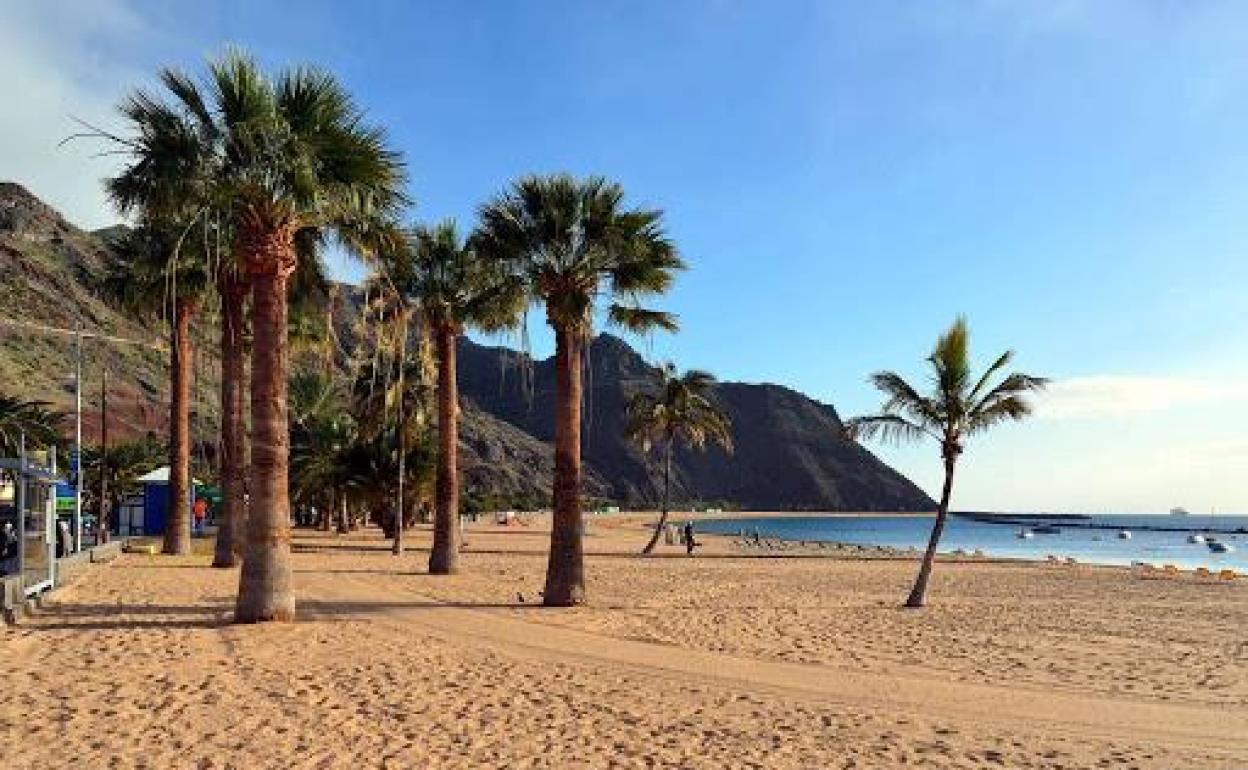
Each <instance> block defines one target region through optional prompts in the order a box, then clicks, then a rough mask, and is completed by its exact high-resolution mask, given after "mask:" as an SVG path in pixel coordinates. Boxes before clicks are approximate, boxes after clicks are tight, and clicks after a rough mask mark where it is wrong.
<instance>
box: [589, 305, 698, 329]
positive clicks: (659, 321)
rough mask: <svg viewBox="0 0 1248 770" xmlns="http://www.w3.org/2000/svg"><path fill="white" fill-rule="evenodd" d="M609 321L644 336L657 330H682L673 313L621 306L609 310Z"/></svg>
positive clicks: (614, 306)
mask: <svg viewBox="0 0 1248 770" xmlns="http://www.w3.org/2000/svg"><path fill="white" fill-rule="evenodd" d="M607 321H608V322H610V323H612V324H614V325H616V326H619V327H621V328H623V329H627V330H628V331H630V332H633V333H634V334H644V333H645V332H649V331H653V330H655V329H662V330H663V331H668V332H674V331H677V330H679V329H680V324H679V323H678V322H677V320H676V316H675V315H674V314H672V313H665V312H663V311H660V310H647V309H645V308H640V307H628V306H626V305H620V304H613V305H611V307H610V308H608V310H607Z"/></svg>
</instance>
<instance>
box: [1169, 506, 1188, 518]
mask: <svg viewBox="0 0 1248 770" xmlns="http://www.w3.org/2000/svg"><path fill="white" fill-rule="evenodd" d="M1170 515H1171V516H1187V515H1189V511H1188V510H1187V509H1186V508H1184V507H1182V506H1180V507H1178V508H1171V509H1170Z"/></svg>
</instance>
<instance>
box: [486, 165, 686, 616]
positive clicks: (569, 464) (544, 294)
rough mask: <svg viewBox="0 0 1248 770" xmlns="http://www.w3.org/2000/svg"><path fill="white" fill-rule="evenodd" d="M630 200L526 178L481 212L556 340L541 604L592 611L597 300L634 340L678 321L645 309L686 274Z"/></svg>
mask: <svg viewBox="0 0 1248 770" xmlns="http://www.w3.org/2000/svg"><path fill="white" fill-rule="evenodd" d="M623 200H624V191H623V189H622V188H621V187H620V186H619V185H618V184H614V183H611V182H608V181H606V180H605V179H602V178H600V177H591V178H589V179H585V180H577V179H574V178H573V177H571V176H569V175H567V174H559V175H555V176H545V177H539V176H529V177H525V178H522V179H520V180H519V181H517V182H515V183H514V184H513V185H512V187H511V188H510V189H509V190H507V191H506V192H504V193H502V194H500V195H499V196H497V197H496V198H494V199H493V200H491V201H489V202H488V203H486V204H485V205H483V206H482V207H481V210H480V212H479V214H480V227H479V228H478V231H477V234H476V236H475V237H474V239H473V242H474V245H475V247H476V249H477V251H478V253H479V254H481V255H482V256H483V257H485V258H486V259H492V260H496V261H497V262H499V264H500V265H501V267H502V269H503V270H504V271H505V272H507V273H508V274H510V275H513V276H515V277H516V279H517V280H519V281H520V282H521V283H522V284H523V285H524V287H525V289H526V291H527V293H528V295H529V296H530V298H531V299H532V300H533V301H535V302H541V303H543V304H544V305H545V307H546V322H547V323H548V324H550V326H551V328H552V329H554V332H555V368H556V380H555V479H554V495H553V497H554V507H555V510H554V520H553V522H552V525H551V533H550V556H549V559H548V562H547V567H546V588H545V590H544V592H543V602H544V603H545V604H546V605H548V606H570V605H575V604H582V603H584V601H585V564H584V548H583V543H582V528H583V522H582V511H581V373H582V371H581V370H582V354H583V351H584V347H585V344H586V343H587V342H588V340H589V338H590V335H591V333H592V331H593V323H594V310H595V307H594V304H595V302H596V301H597V299H598V297H599V294H600V293H602V294H606V295H608V296H609V297H611V298H612V303H611V305H610V306H609V308H608V310H607V320H608V322H611V323H615V324H618V325H620V326H622V327H624V328H626V329H628V330H630V331H634V332H644V331H648V330H651V329H655V328H659V329H667V330H669V331H673V330H675V329H676V320H675V318H674V317H673V316H672V315H670V314H668V313H664V312H660V311H656V310H648V309H644V308H641V307H639V306H638V303H639V301H640V300H641V299H642V298H644V297H647V296H653V295H657V294H662V293H663V292H665V291H667V290H668V288H669V287H670V286H671V284H672V280H673V278H674V275H675V272H676V271H677V270H679V269H681V268H683V267H684V264H683V263H682V262H681V260H680V257H679V256H678V255H677V253H676V249H675V247H674V246H673V245H672V243H671V242H670V241H669V240H668V239H667V237H666V236H665V235H664V233H663V227H662V221H663V215H662V212H660V211H657V210H647V209H630V208H625V207H624V205H623Z"/></svg>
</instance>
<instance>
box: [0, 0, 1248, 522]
mask: <svg viewBox="0 0 1248 770" xmlns="http://www.w3.org/2000/svg"><path fill="white" fill-rule="evenodd" d="M23 6H24V7H23ZM261 6H263V7H261ZM227 43H236V44H240V45H243V46H245V47H247V48H249V49H251V50H253V51H255V52H256V53H258V54H259V55H260V56H261V58H262V59H263V60H264V61H265V62H266V63H269V64H271V65H273V66H279V65H281V64H284V63H294V62H314V63H318V64H321V65H324V66H326V67H329V68H330V69H332V70H334V71H335V72H336V73H338V75H339V76H340V77H341V78H342V79H343V80H344V81H345V82H346V83H347V84H348V86H349V87H350V88H351V89H352V90H353V92H354V93H355V94H356V95H357V96H358V97H359V100H360V102H361V103H362V104H363V105H364V106H365V107H366V108H367V109H368V111H369V114H370V115H371V116H372V117H373V118H374V119H375V120H377V121H378V122H381V123H383V124H385V125H386V126H388V127H389V130H390V131H391V134H392V137H393V140H394V142H395V144H396V145H397V146H398V147H400V148H401V149H402V150H403V152H404V153H405V156H406V158H407V161H408V163H409V165H410V170H411V176H412V183H411V192H412V194H413V196H414V197H415V198H416V200H417V202H418V205H417V208H416V210H415V212H414V216H415V217H417V218H421V219H436V218H441V217H445V216H454V217H457V218H458V219H459V220H460V221H461V223H463V224H465V225H467V224H470V223H471V220H472V215H473V211H474V209H475V207H476V205H477V204H478V203H479V202H480V201H482V200H483V199H484V198H486V197H488V196H489V195H490V194H492V193H494V192H496V191H498V190H499V189H501V188H502V187H503V186H504V185H505V184H506V182H507V181H508V180H510V179H512V178H513V177H515V176H517V175H519V174H522V173H526V172H533V171H539V172H540V171H557V170H567V171H572V172H574V173H577V174H588V173H601V174H604V175H607V176H609V177H612V178H614V179H616V180H618V181H620V182H621V183H622V184H623V185H624V187H625V189H626V190H628V192H629V194H630V196H631V198H632V200H633V201H635V202H637V203H640V204H646V205H653V206H658V207H661V208H663V209H664V210H665V211H666V212H667V217H668V225H669V229H670V233H671V235H672V236H673V238H674V239H675V240H676V242H677V243H678V245H679V246H680V248H681V250H682V251H683V253H684V254H685V256H686V258H687V260H688V262H689V263H690V265H691V269H690V270H689V272H688V273H687V274H685V275H683V276H682V277H681V279H680V281H679V283H678V286H677V288H676V290H675V291H674V292H673V293H672V294H671V295H670V296H669V297H667V298H665V299H664V300H663V302H662V304H663V305H664V306H665V307H667V308H669V309H671V310H674V311H675V312H677V313H679V314H680V316H681V319H682V324H683V327H684V328H683V331H682V332H681V333H680V334H679V335H676V336H673V337H656V338H654V339H653V340H650V341H647V342H645V343H643V344H642V347H643V349H644V350H646V351H647V353H648V354H649V355H653V356H655V357H662V358H668V357H670V358H672V359H674V360H675V361H677V363H678V364H680V365H681V366H686V367H689V366H698V367H703V368H708V369H710V370H712V371H714V372H715V373H716V374H718V375H719V376H720V377H722V378H725V379H738V380H747V381H773V382H779V383H782V384H785V385H789V386H792V387H794V388H797V389H799V390H802V391H804V392H806V393H808V394H810V395H812V396H814V397H817V398H820V399H821V400H825V401H828V402H831V403H833V404H835V405H836V406H837V407H838V409H840V410H841V412H842V413H843V414H853V413H858V412H862V411H865V410H868V409H871V408H872V407H873V406H874V405H875V403H876V399H875V396H874V394H873V393H872V392H871V390H870V389H869V387H868V386H867V385H866V383H865V377H866V375H867V374H868V373H869V372H871V371H873V370H876V369H880V368H892V369H897V370H898V371H900V372H902V373H903V374H906V375H908V376H911V377H915V378H921V377H922V369H921V366H920V364H921V360H922V357H923V355H924V354H925V353H926V351H927V350H928V348H929V347H930V345H931V342H932V340H933V339H934V337H935V335H936V334H937V333H938V332H939V331H940V330H941V328H942V327H943V326H945V325H947V324H948V323H949V322H950V321H951V320H952V319H953V317H954V316H955V315H956V314H958V313H965V314H967V315H968V317H969V318H970V321H971V324H972V330H973V333H974V342H975V346H976V349H977V350H978V351H980V353H981V356H982V359H981V360H986V359H990V357H991V356H992V355H993V354H995V353H996V352H998V351H1000V350H1002V349H1004V348H1006V347H1012V348H1015V349H1016V350H1017V351H1018V359H1017V362H1018V366H1019V368H1022V369H1025V370H1027V371H1029V372H1032V373H1037V374H1045V375H1049V376H1052V377H1055V378H1057V380H1058V381H1057V383H1056V385H1055V386H1054V388H1053V392H1052V394H1051V395H1049V396H1047V397H1046V398H1045V399H1044V401H1043V403H1042V404H1041V413H1040V415H1038V417H1037V419H1035V420H1034V421H1032V422H1030V423H1028V424H1026V425H1022V426H1017V427H1006V428H1004V429H1002V430H1001V431H1000V433H999V434H997V435H994V436H991V437H987V438H985V439H983V440H982V441H978V442H977V443H975V444H974V445H972V447H971V449H970V450H969V451H968V453H967V455H966V458H967V459H966V462H965V464H964V465H965V468H964V470H963V472H962V475H961V476H960V478H959V486H958V491H957V495H956V498H955V505H956V506H959V507H977V508H1006V509H1023V510H1025V509H1052V510H1095V511H1107V510H1130V511H1158V510H1165V509H1167V508H1169V507H1170V506H1171V505H1180V504H1182V505H1187V506H1189V507H1191V508H1192V509H1193V510H1208V509H1209V508H1212V507H1217V508H1218V509H1219V510H1222V511H1231V510H1239V511H1243V512H1248V481H1246V480H1245V479H1248V385H1246V384H1245V383H1246V382H1248V380H1246V379H1245V375H1248V302H1246V293H1248V259H1245V249H1246V247H1248V242H1246V236H1248V217H1245V216H1244V214H1245V212H1248V185H1245V180H1248V53H1246V52H1248V5H1245V4H1242V3H1236V2H1160V1H1159V2H1145V1H1144V0H1140V1H1138V2H1113V1H1112V0H1087V1H1086V2H1081V1H1076V0H1049V1H1048V2H1021V1H1020V2H1009V1H1007V0H996V1H989V0H982V1H978V2H973V1H970V0H967V1H966V2H945V3H932V2H922V1H921V0H918V1H916V2H887V3H858V2H844V3H834V2H812V3H797V2H793V3H763V2H751V3H746V2H727V1H723V2H703V3H692V2H689V3H685V2H658V1H657V0H656V1H654V2H638V3H623V2H618V3H617V2H604V3H572V2H568V3H556V2H518V1H517V2H497V3H485V4H476V5H475V7H470V4H462V3H451V2H447V3H408V2H393V3H382V2H374V3H367V2H361V3H352V4H344V3H318V2H300V3H289V4H281V3H265V4H261V3H245V2H227V3H213V4H196V5H194V6H192V5H190V4H184V3H168V2H165V3H144V2H137V0H136V1H135V2H128V1H126V0H100V1H99V2H91V3H87V2H82V3H69V2H49V3H43V4H35V3H28V4H14V6H13V7H9V8H6V9H3V10H0V51H4V52H5V53H0V66H3V67H4V70H5V71H6V72H9V73H13V74H12V75H11V76H10V77H9V78H7V79H6V81H7V83H6V84H0V96H2V97H3V99H4V103H5V104H6V105H17V107H18V109H16V110H15V111H13V112H11V113H9V114H7V115H6V116H5V117H4V118H2V119H0V175H3V176H8V175H9V174H13V175H14V177H15V178H17V179H18V180H19V181H24V182H25V183H27V184H28V185H29V186H30V187H32V189H34V190H35V192H37V193H39V194H40V195H43V196H44V197H45V198H47V199H48V200H49V201H50V202H52V203H54V204H55V205H57V206H59V207H61V208H62V209H63V210H64V211H65V212H66V213H67V214H68V215H69V216H70V217H71V218H72V219H74V220H75V221H79V222H82V223H84V224H89V225H99V224H104V223H106V222H108V221H110V220H111V219H113V215H112V214H111V212H109V211H108V210H107V207H106V206H105V205H104V203H103V200H102V197H101V196H100V194H99V190H98V184H97V181H98V179H99V178H100V177H101V176H104V175H106V174H107V173H108V171H109V166H108V161H107V160H106V159H100V158H95V157H92V154H91V152H90V151H89V150H88V149H87V148H83V147H81V146H77V147H75V146H73V145H71V146H70V147H69V148H57V147H56V144H55V142H56V140H58V139H59V138H60V137H61V136H64V135H65V134H67V133H69V132H70V131H72V128H73V126H72V123H71V122H70V121H69V116H70V115H76V116H79V117H83V118H87V119H91V120H93V121H98V122H102V123H104V124H111V123H113V122H115V120H114V118H113V117H112V112H111V110H112V107H113V105H115V104H116V102H117V101H118V100H119V99H120V98H121V97H122V95H123V94H124V93H125V92H126V91H127V90H128V89H129V88H131V87H133V86H136V85H141V84H144V83H146V82H150V78H151V73H152V72H153V70H154V69H155V67H157V66H159V65H163V64H176V65H180V66H183V67H186V68H191V69H194V68H197V67H198V66H199V65H200V63H201V62H202V61H203V59H204V58H205V57H207V56H211V55H213V54H215V53H218V52H220V51H221V50H222V48H223V47H224V46H225V45H226V44H227ZM6 91H7V93H6ZM338 269H339V270H340V274H341V275H343V276H346V277H350V276H353V275H358V268H353V267H350V266H348V265H345V264H340V265H339V266H338ZM539 318H540V316H537V315H535V316H534V323H533V324H532V326H533V330H534V332H535V335H534V339H535V342H534V346H535V349H536V351H537V352H538V353H543V352H546V350H547V349H548V347H549V343H548V341H547V340H546V338H545V336H544V335H543V334H541V333H540V329H539V324H537V323H536V320H538V319H539ZM877 451H878V452H879V453H880V454H881V455H882V456H883V457H884V458H885V459H887V460H888V461H890V462H892V463H894V464H896V465H897V466H898V467H899V468H900V469H902V470H903V471H904V472H906V473H908V474H909V475H910V476H911V477H912V478H914V479H915V480H916V481H918V482H920V483H921V484H922V485H924V486H925V487H926V488H927V489H929V490H930V491H933V492H935V491H936V489H937V487H938V483H939V479H938V475H939V472H940V469H939V464H938V462H937V461H936V455H935V450H934V449H933V448H931V447H920V448H915V449H902V450H898V449H892V448H877Z"/></svg>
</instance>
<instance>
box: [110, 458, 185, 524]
mask: <svg viewBox="0 0 1248 770" xmlns="http://www.w3.org/2000/svg"><path fill="white" fill-rule="evenodd" d="M136 481H138V482H139V483H140V484H142V485H143V491H142V493H141V494H139V495H136V496H135V497H132V498H129V499H127V500H126V501H125V502H123V503H122V505H121V509H120V510H119V511H118V512H117V517H116V518H117V524H116V526H117V534H118V535H119V536H121V537H138V536H143V535H160V534H164V531H165V522H167V521H168V520H169V511H170V509H171V507H172V506H171V505H170V504H169V466H168V465H166V466H164V467H161V468H156V469H155V470H152V471H150V472H148V473H145V474H143V475H142V476H140V477H139V478H138V479H136ZM200 494H202V489H201V486H200V483H199V482H198V481H197V480H192V482H191V490H190V500H188V501H187V502H188V509H189V504H190V503H194V502H195V498H196V496H197V495H200Z"/></svg>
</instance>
